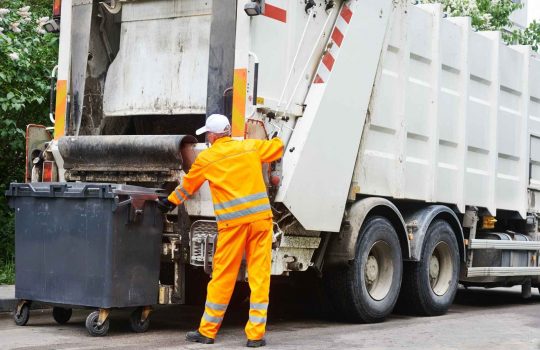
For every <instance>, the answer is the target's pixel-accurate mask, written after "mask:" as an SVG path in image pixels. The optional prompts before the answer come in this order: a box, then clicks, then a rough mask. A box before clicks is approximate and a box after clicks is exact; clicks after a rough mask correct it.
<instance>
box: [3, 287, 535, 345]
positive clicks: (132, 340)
mask: <svg viewBox="0 0 540 350" xmlns="http://www.w3.org/2000/svg"><path fill="white" fill-rule="evenodd" d="M519 291H520V289H519V288H517V287H515V288H512V289H495V290H484V289H480V288H478V289H477V288H474V289H468V290H464V289H460V290H459V291H458V295H457V297H456V301H455V303H454V305H453V306H452V308H451V309H450V311H449V312H448V314H447V315H445V316H440V317H431V318H428V317H411V316H404V315H392V316H391V317H390V318H389V319H388V320H387V321H386V322H383V323H379V324H347V323H341V322H337V321H332V320H329V319H325V318H323V317H321V316H320V315H318V314H315V313H314V312H312V309H313V308H311V309H310V306H309V305H301V303H299V302H298V301H296V302H295V301H294V300H288V301H283V302H277V301H275V302H274V303H273V304H271V309H270V317H269V319H270V321H269V324H268V334H267V340H268V346H267V347H266V348H267V349H483V350H485V349H490V350H494V349H505V350H506V349H511V350H518V349H540V296H539V295H538V290H536V289H534V292H533V297H532V298H531V299H529V300H522V299H521V297H520V292H519ZM201 311H202V307H201V306H174V307H165V308H159V309H157V310H156V311H155V312H154V313H153V314H152V321H151V322H152V323H151V325H150V330H149V331H148V332H147V333H144V334H134V333H131V332H130V330H129V328H128V324H127V316H128V314H127V313H126V312H123V311H116V312H114V313H113V314H112V315H111V326H110V330H109V335H108V336H107V337H103V338H92V337H89V336H88V335H87V332H86V329H85V328H84V320H85V318H86V315H87V314H88V311H85V310H77V311H75V312H74V316H73V318H72V320H71V321H70V322H69V323H68V324H66V325H63V326H60V325H58V324H56V323H55V322H54V321H53V319H52V315H51V311H50V310H34V311H32V314H31V318H30V321H29V323H28V325H27V326H25V327H17V326H15V325H14V324H13V322H12V320H11V315H9V314H5V313H4V314H0V349H25V350H30V349H64V350H67V349H85V350H87V349H103V348H106V349H241V348H243V347H244V345H245V339H244V334H243V326H244V322H245V320H246V318H247V306H246V305H240V306H238V307H234V308H231V309H229V311H228V313H227V316H226V318H225V321H224V324H223V327H222V330H221V332H220V335H219V337H218V339H217V342H216V344H215V345H200V344H191V343H187V342H186V341H185V340H184V336H185V333H186V332H187V331H188V330H191V329H193V328H194V327H195V326H196V325H197V324H198V321H199V317H200V315H201Z"/></svg>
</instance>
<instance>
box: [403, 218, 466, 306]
mask: <svg viewBox="0 0 540 350" xmlns="http://www.w3.org/2000/svg"><path fill="white" fill-rule="evenodd" d="M458 276H459V250H458V245H457V241H456V236H455V234H454V231H453V230H452V227H451V226H450V224H448V223H447V222H446V221H443V220H436V221H434V222H432V223H431V225H430V226H429V228H428V231H427V233H426V237H425V239H424V244H423V247H422V255H421V259H420V261H419V262H408V263H406V264H405V269H404V274H403V288H402V289H401V295H400V298H399V302H398V307H399V309H400V310H402V311H405V312H406V313H410V314H417V315H422V316H438V315H443V314H445V313H446V312H447V311H448V308H449V307H450V305H452V302H453V301H454V297H455V296H456V292H457V288H458Z"/></svg>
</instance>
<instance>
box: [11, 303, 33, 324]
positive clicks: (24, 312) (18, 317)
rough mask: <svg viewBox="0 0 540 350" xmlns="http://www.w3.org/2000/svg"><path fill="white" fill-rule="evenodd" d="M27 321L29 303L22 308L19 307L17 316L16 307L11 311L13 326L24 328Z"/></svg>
mask: <svg viewBox="0 0 540 350" xmlns="http://www.w3.org/2000/svg"><path fill="white" fill-rule="evenodd" d="M29 319H30V304H29V303H25V304H24V305H23V306H21V311H20V312H19V314H17V306H15V310H14V311H13V321H15V324H16V325H17V326H26V324H27V323H28V320H29Z"/></svg>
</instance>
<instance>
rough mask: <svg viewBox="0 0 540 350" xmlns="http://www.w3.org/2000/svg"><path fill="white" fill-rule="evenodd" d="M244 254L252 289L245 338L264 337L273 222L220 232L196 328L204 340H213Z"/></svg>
mask: <svg viewBox="0 0 540 350" xmlns="http://www.w3.org/2000/svg"><path fill="white" fill-rule="evenodd" d="M244 252H245V254H246V262H247V271H248V281H249V288H250V289H251V296H250V309H249V320H248V322H247V324H246V328H245V331H246V336H247V338H248V339H251V340H259V339H262V338H263V336H264V332H265V329H266V314H267V309H268V296H269V292H270V269H271V264H272V219H264V220H258V221H254V222H251V223H248V224H243V225H238V226H233V227H227V228H223V229H220V230H219V233H218V239H217V246H216V252H215V255H214V260H213V271H212V280H211V281H210V282H209V283H208V292H207V296H206V305H205V308H204V314H203V316H202V319H201V325H200V327H199V332H200V333H201V334H202V335H204V336H205V337H209V338H212V339H213V338H215V337H216V334H217V332H218V330H219V327H220V326H221V322H222V321H223V316H225V311H226V310H227V306H228V305H229V300H230V298H231V295H232V293H233V290H234V285H235V283H236V277H237V276H238V270H239V269H240V264H241V262H242V257H243V255H244Z"/></svg>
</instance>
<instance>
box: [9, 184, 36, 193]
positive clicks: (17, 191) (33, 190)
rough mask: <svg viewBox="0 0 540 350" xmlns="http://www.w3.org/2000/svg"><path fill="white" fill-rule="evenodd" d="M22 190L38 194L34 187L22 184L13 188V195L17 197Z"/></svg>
mask: <svg viewBox="0 0 540 350" xmlns="http://www.w3.org/2000/svg"><path fill="white" fill-rule="evenodd" d="M20 190H30V191H32V192H36V190H35V189H34V186H32V185H31V184H29V183H25V184H20V185H18V186H13V187H11V194H12V195H13V196H17V195H18V194H19V192H20Z"/></svg>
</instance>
